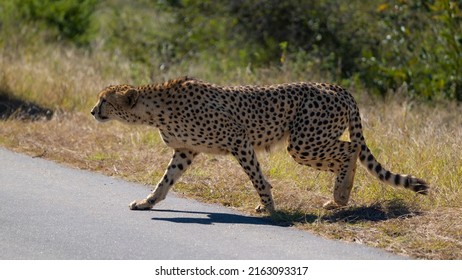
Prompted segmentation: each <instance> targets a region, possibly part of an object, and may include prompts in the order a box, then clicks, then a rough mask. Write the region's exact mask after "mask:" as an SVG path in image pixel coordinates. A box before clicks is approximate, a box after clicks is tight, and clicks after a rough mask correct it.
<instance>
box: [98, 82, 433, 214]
mask: <svg viewBox="0 0 462 280" xmlns="http://www.w3.org/2000/svg"><path fill="white" fill-rule="evenodd" d="M91 114H92V115H93V116H94V117H95V119H96V120H98V121H102V122H103V121H109V120H118V121H121V122H124V123H129V124H142V125H149V126H154V127H157V128H158V129H159V131H160V135H161V137H162V139H163V141H164V142H165V144H166V145H167V146H169V147H171V148H172V149H173V150H174V153H173V157H172V159H171V161H170V163H169V165H168V168H167V170H166V171H165V174H164V176H163V177H162V179H161V180H160V182H159V183H158V184H157V186H156V187H155V188H154V190H153V191H152V193H150V194H149V195H148V196H147V198H146V199H143V200H137V201H134V202H132V203H131V204H130V206H129V207H130V209H132V210H148V209H151V208H152V207H153V206H154V205H155V204H157V203H159V202H160V201H162V200H163V199H165V197H166V196H167V193H168V191H169V190H170V188H171V187H172V186H173V184H174V183H175V182H176V181H177V180H178V179H179V178H180V176H181V175H182V174H183V173H184V172H185V171H186V170H187V169H188V167H189V166H190V165H191V163H192V162H193V160H194V158H195V157H196V156H197V155H198V154H199V153H212V154H232V155H233V156H234V157H235V158H236V159H237V160H238V162H239V164H240V165H241V166H242V168H243V169H244V171H245V173H246V174H247V175H248V177H249V178H250V180H251V181H252V184H253V186H254V187H255V189H256V191H257V193H258V195H259V196H260V205H259V206H257V208H256V210H257V211H259V212H262V211H265V210H266V211H269V212H274V210H275V208H274V201H273V197H272V194H271V185H270V184H269V183H268V181H267V180H266V179H265V177H264V176H263V174H262V171H261V168H260V164H259V162H258V160H257V157H256V153H255V150H259V149H268V148H270V147H271V146H272V145H274V144H275V143H277V142H280V141H283V140H285V141H287V151H288V153H289V154H290V155H291V156H292V158H293V159H294V160H295V161H296V162H297V163H299V164H302V165H307V166H311V167H313V168H316V169H318V170H323V171H330V172H333V173H334V174H335V175H336V180H335V185H334V198H333V200H332V201H329V202H326V203H325V204H324V207H325V208H328V209H332V208H337V207H341V206H345V205H347V203H348V200H349V197H350V193H351V189H352V187H353V180H354V176H355V171H356V163H357V161H358V159H359V161H360V162H361V164H362V165H363V166H365V167H366V169H367V170H368V171H369V173H370V174H372V175H373V176H375V177H376V178H378V179H379V180H381V181H382V182H384V183H386V184H389V185H392V186H401V187H404V188H406V189H410V190H412V191H415V192H416V193H419V194H427V193H428V188H429V186H428V184H427V183H426V182H425V181H423V180H422V179H418V178H416V177H413V176H411V175H401V174H396V173H392V172H390V171H388V170H387V169H385V168H384V167H382V165H381V164H380V163H379V162H377V160H376V159H375V157H374V156H373V155H372V153H371V151H370V150H369V148H368V147H367V145H366V142H365V139H364V135H363V130H362V125H361V118H360V114H359V110H358V106H357V104H356V102H355V100H354V98H353V96H352V95H351V94H350V93H349V92H348V91H346V90H345V89H343V88H341V87H339V86H335V85H329V84H323V83H291V84H280V85H269V86H218V85H214V84H210V83H207V82H203V81H199V80H195V79H192V78H188V77H182V78H178V79H175V80H170V81H168V82H166V83H162V84H153V85H147V86H141V87H134V86H130V85H116V86H109V87H107V88H105V89H103V90H102V91H101V92H100V93H99V101H98V103H97V104H96V105H95V107H94V108H93V109H92V111H91ZM346 129H348V130H349V135H350V141H342V140H339V139H340V136H341V135H342V134H343V132H344V131H345V130H346Z"/></svg>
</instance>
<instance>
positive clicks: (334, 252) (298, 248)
mask: <svg viewBox="0 0 462 280" xmlns="http://www.w3.org/2000/svg"><path fill="white" fill-rule="evenodd" d="M0 166H1V167H0V259H215V260H217V259H401V258H402V257H400V256H396V255H392V254H389V253H387V252H385V251H382V250H378V249H374V248H369V247H366V246H362V245H359V244H352V243H344V242H340V241H331V240H325V239H323V238H320V237H317V236H314V235H312V234H309V233H306V232H303V231H300V230H297V229H293V228H289V227H281V226H277V225H274V224H272V223H271V222H270V221H269V220H267V219H264V218H258V217H250V216H246V215H244V214H241V213H239V212H237V211H233V210H231V209H228V208H225V207H221V206H217V205H207V204H203V203H199V202H197V201H193V200H189V199H184V198H180V197H178V196H177V195H175V193H173V192H170V193H169V195H168V196H167V199H166V200H164V201H163V202H161V203H160V204H159V205H157V207H156V209H155V210H153V211H145V212H138V211H130V210H129V209H128V204H129V203H130V202H131V201H132V200H134V199H139V198H144V197H145V196H146V195H147V194H148V192H149V191H150V190H149V188H148V187H146V186H142V185H139V184H134V183H128V182H125V181H122V180H118V179H114V178H110V177H107V176H103V175H99V174H95V173H91V172H87V171H82V170H76V169H71V168H68V167H64V166H62V165H59V164H56V163H53V162H50V161H46V160H43V159H39V158H31V157H28V156H24V155H20V154H16V153H13V152H10V151H7V150H5V149H2V148H0Z"/></svg>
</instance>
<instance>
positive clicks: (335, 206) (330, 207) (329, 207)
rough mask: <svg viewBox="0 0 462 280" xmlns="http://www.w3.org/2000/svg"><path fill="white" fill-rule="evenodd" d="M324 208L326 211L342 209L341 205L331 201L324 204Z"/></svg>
mask: <svg viewBox="0 0 462 280" xmlns="http://www.w3.org/2000/svg"><path fill="white" fill-rule="evenodd" d="M322 208H324V209H326V210H334V209H338V208H340V205H338V204H337V203H336V202H335V201H333V200H329V201H328V202H326V203H324V204H323V205H322Z"/></svg>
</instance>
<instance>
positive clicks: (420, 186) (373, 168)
mask: <svg viewBox="0 0 462 280" xmlns="http://www.w3.org/2000/svg"><path fill="white" fill-rule="evenodd" d="M350 114H351V115H350V124H349V131H350V139H351V142H352V143H355V144H357V145H358V146H360V153H359V160H360V161H361V164H362V165H363V166H364V167H366V169H367V171H369V173H370V174H372V175H373V176H374V177H376V178H378V179H379V180H380V181H382V182H384V183H386V184H388V185H391V186H399V187H404V188H406V189H409V190H412V191H415V192H416V193H419V194H425V195H426V194H428V189H429V185H428V183H427V182H425V181H424V180H422V179H419V178H416V177H414V176H411V175H403V174H396V173H392V172H390V171H388V170H386V169H385V168H383V167H382V165H381V164H380V163H379V162H378V161H377V160H376V159H375V157H374V155H373V154H372V152H371V150H369V148H368V147H367V145H366V141H365V139H364V135H363V132H362V124H361V116H360V114H359V110H358V107H357V105H356V103H354V107H353V108H352V110H351V112H350Z"/></svg>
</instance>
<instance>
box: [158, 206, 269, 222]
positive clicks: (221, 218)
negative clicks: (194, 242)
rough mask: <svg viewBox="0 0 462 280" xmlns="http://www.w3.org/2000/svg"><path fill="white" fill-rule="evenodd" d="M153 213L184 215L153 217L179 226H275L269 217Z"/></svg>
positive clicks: (228, 214) (162, 211)
mask: <svg viewBox="0 0 462 280" xmlns="http://www.w3.org/2000/svg"><path fill="white" fill-rule="evenodd" d="M151 211H153V212H159V213H178V214H182V215H184V214H186V215H188V216H190V217H168V218H165V217H154V218H151V220H153V221H167V222H172V223H181V224H203V225H213V224H251V225H276V224H275V223H274V222H273V221H272V220H271V219H270V218H269V217H253V216H246V215H241V214H231V213H214V212H203V211H181V210H166V209H153V210H151Z"/></svg>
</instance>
